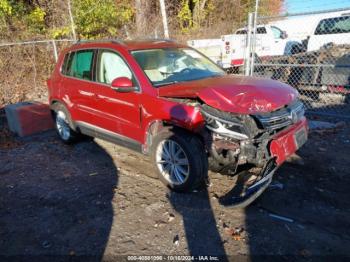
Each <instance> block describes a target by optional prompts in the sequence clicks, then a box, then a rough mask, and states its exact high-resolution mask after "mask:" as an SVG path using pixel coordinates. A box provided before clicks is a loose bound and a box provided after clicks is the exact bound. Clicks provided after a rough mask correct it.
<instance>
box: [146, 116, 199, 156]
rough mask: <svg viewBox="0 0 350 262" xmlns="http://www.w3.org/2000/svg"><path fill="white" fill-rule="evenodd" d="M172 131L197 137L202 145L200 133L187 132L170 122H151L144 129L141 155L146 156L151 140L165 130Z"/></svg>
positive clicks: (182, 127)
mask: <svg viewBox="0 0 350 262" xmlns="http://www.w3.org/2000/svg"><path fill="white" fill-rule="evenodd" d="M170 129H174V130H176V131H178V132H182V133H184V134H188V135H192V136H196V137H198V138H199V139H200V140H201V141H202V143H204V137H203V136H202V135H201V133H200V132H195V131H194V130H189V129H187V128H186V127H184V126H181V125H179V124H177V123H174V122H171V121H164V120H159V119H158V120H153V121H152V122H150V123H149V124H148V125H147V127H146V129H145V131H146V132H145V137H144V143H143V149H142V151H143V153H145V154H148V153H149V150H150V148H151V146H152V141H153V138H154V137H155V136H156V135H157V134H159V133H161V132H165V131H167V130H170Z"/></svg>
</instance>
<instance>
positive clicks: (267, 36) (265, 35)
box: [222, 25, 301, 67]
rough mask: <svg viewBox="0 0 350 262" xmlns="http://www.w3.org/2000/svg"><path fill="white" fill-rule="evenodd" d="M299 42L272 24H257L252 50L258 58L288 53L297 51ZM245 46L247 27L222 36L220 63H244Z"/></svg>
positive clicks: (233, 65)
mask: <svg viewBox="0 0 350 262" xmlns="http://www.w3.org/2000/svg"><path fill="white" fill-rule="evenodd" d="M252 39H253V38H252ZM300 46H301V43H300V42H298V41H295V40H291V39H288V35H287V33H286V32H285V31H282V30H281V29H280V28H278V27H277V26H274V25H259V26H257V29H256V44H255V49H254V50H253V52H254V53H255V55H256V56H258V57H259V58H264V57H270V56H279V55H290V54H293V53H296V52H298V50H299V48H300ZM246 48H247V29H246V28H240V29H238V30H237V31H236V33H235V34H233V35H224V36H222V50H223V51H222V64H223V65H224V67H229V66H232V67H237V66H241V65H243V64H244V60H245V56H246Z"/></svg>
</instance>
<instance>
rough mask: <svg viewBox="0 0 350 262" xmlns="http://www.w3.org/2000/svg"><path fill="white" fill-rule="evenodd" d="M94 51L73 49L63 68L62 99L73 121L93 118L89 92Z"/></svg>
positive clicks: (92, 75) (91, 99) (92, 96)
mask: <svg viewBox="0 0 350 262" xmlns="http://www.w3.org/2000/svg"><path fill="white" fill-rule="evenodd" d="M94 57H95V51H94V50H92V49H86V50H78V51H73V52H71V53H70V55H69V59H68V61H67V64H66V65H65V68H62V74H63V75H64V77H63V80H62V86H63V87H64V88H63V90H64V93H63V94H61V96H62V99H63V100H64V102H65V103H66V105H67V107H68V109H69V111H70V113H71V117H72V119H73V120H74V121H83V122H87V123H89V122H91V121H92V120H93V118H94V108H93V107H94V106H93V103H94V102H95V100H94V94H93V93H92V92H91V83H93V79H94V74H93V71H94V70H93V68H94Z"/></svg>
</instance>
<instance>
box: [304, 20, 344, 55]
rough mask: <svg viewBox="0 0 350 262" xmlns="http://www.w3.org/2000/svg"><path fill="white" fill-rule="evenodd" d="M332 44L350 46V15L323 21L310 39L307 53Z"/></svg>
mask: <svg viewBox="0 0 350 262" xmlns="http://www.w3.org/2000/svg"><path fill="white" fill-rule="evenodd" d="M330 43H333V44H335V45H341V44H350V13H345V14H342V15H338V16H334V17H327V18H325V19H322V20H321V21H320V22H319V23H318V24H317V26H316V28H315V30H314V32H313V34H311V35H310V37H309V39H308V44H307V51H316V50H318V49H320V48H321V47H322V46H325V45H327V44H330Z"/></svg>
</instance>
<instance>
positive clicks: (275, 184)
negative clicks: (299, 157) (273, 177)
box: [269, 181, 284, 190]
mask: <svg viewBox="0 0 350 262" xmlns="http://www.w3.org/2000/svg"><path fill="white" fill-rule="evenodd" d="M269 188H271V189H280V190H283V188H284V185H283V184H282V183H280V182H277V181H273V182H271V184H270V185H269Z"/></svg>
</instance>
